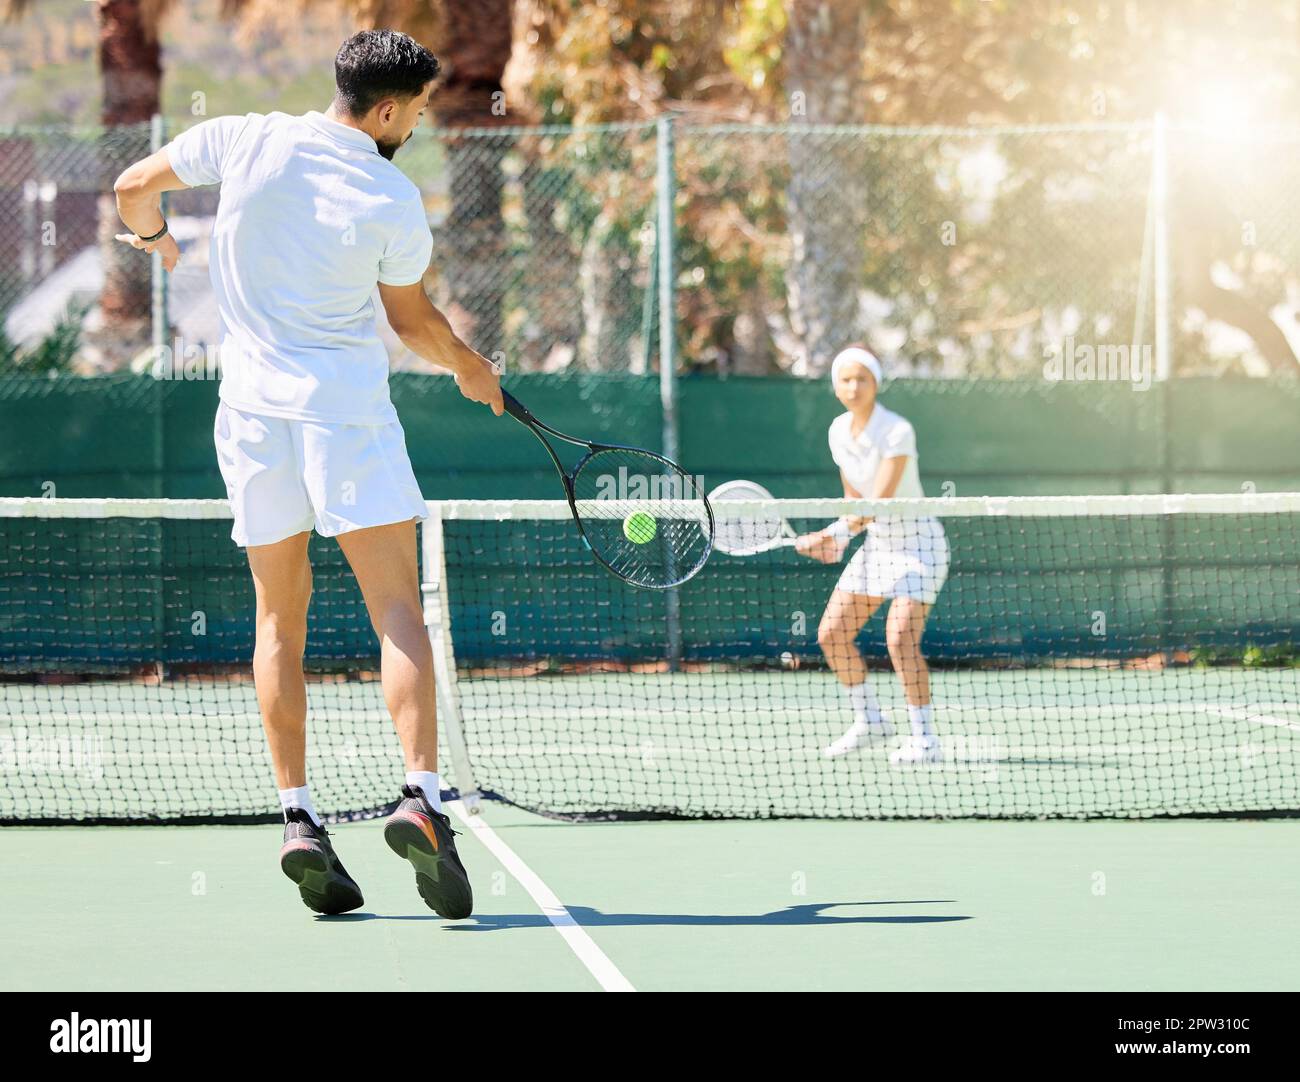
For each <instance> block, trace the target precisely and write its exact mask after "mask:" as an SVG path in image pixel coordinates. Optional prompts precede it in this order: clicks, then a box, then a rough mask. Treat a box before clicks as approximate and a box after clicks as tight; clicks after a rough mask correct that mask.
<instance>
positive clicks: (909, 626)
mask: <svg viewBox="0 0 1300 1082" xmlns="http://www.w3.org/2000/svg"><path fill="white" fill-rule="evenodd" d="M929 615H930V606H929V605H927V604H926V603H925V602H924V601H915V600H913V599H912V598H910V597H899V598H895V599H894V601H893V603H892V604H891V605H890V606H889V616H888V617H887V618H886V620H885V643H886V645H887V646H888V647H889V659H890V660H891V661H892V662H893V663H894V672H896V673H897V674H898V679H899V681H900V682H901V683H902V685H903V694H904V695H905V696H906V697H907V705H908V706H929V705H930V667H929V666H928V665H927V664H926V663H925V657H924V656H923V655H922V653H921V636H922V635H924V634H925V621H926V618H927V617H928V616H929Z"/></svg>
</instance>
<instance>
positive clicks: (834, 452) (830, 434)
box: [826, 421, 844, 469]
mask: <svg viewBox="0 0 1300 1082" xmlns="http://www.w3.org/2000/svg"><path fill="white" fill-rule="evenodd" d="M826 442H827V443H828V444H830V448H831V461H832V462H834V463H835V465H836V466H838V467H839V468H840V469H843V468H844V465H843V463H841V462H840V455H839V447H838V446H837V441H836V439H835V422H834V421H832V422H831V426H830V428H828V429H827V430H826Z"/></svg>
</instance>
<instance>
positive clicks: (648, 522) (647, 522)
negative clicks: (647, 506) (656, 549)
mask: <svg viewBox="0 0 1300 1082" xmlns="http://www.w3.org/2000/svg"><path fill="white" fill-rule="evenodd" d="M658 530H659V525H658V523H656V522H655V520H654V516H653V515H648V514H646V513H645V512H644V511H635V512H633V513H632V514H630V515H628V516H627V518H625V519H624V520H623V536H624V537H626V538H627V539H628V540H629V541H631V542H632V544H634V545H644V544H645V543H646V542H647V541H653V540H654V536H655V534H656V533H657V532H658Z"/></svg>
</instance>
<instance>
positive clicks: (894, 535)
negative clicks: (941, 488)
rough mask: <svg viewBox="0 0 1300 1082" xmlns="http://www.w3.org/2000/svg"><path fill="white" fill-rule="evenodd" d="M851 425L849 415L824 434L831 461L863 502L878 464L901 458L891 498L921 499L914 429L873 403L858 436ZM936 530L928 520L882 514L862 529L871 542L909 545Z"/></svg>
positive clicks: (834, 423)
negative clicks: (900, 470) (903, 459)
mask: <svg viewBox="0 0 1300 1082" xmlns="http://www.w3.org/2000/svg"><path fill="white" fill-rule="evenodd" d="M852 425H853V414H851V413H841V414H840V415H839V416H838V417H836V418H835V420H833V421H832V422H831V427H830V430H829V432H828V433H827V436H828V439H829V441H830V445H831V458H833V459H834V460H835V465H837V466H838V467H839V468H840V470H841V471H842V472H843V474H844V476H845V478H846V479H847V480H848V482H849V484H850V485H852V486H853V487H854V488H855V489H857V490H858V492H860V493H862V495H863V497H864V498H866V499H870V498H871V493H872V489H873V488H874V487H875V483H876V473H877V471H878V470H879V469H880V463H881V462H883V461H884V460H885V459H887V458H899V457H902V456H905V457H906V458H907V465H906V466H904V467H903V476H902V478H901V479H900V480H899V482H898V488H897V489H896V490H895V492H894V497H895V498H898V499H913V498H919V497H921V496H924V495H925V490H924V489H923V488H922V487H921V473H920V469H919V467H918V466H917V455H916V430H915V429H914V428H912V425H911V423H910V422H908V421H907V420H906V419H904V418H903V417H900V416H899V415H898V414H897V413H895V412H894V411H893V410H889V409H885V407H884V406H882V405H881V404H880V403H879V402H877V403H876V404H875V406H874V407H873V408H872V411H871V416H870V417H869V418H867V423H866V425H865V426H864V427H863V429H862V431H861V432H859V433H858V434H857V436H854V435H853V434H852ZM938 525H939V524H938V520H937V519H933V518H926V519H918V518H913V519H904V518H897V517H887V516H883V515H882V516H880V517H878V518H876V519H873V520H872V522H871V525H870V526H868V527H867V530H868V533H869V534H870V535H871V537H872V539H873V540H878V541H883V542H886V543H889V544H891V545H899V544H903V545H909V546H910V545H911V544H912V543H914V542H916V541H917V540H918V539H920V540H923V539H924V537H928V536H929V535H930V534H931V533H932V532H933V531H934V529H935V528H938Z"/></svg>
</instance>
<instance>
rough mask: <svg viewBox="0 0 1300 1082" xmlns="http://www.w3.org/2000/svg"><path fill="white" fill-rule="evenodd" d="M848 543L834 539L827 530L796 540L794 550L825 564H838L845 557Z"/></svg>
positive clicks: (807, 534) (805, 535)
mask: <svg viewBox="0 0 1300 1082" xmlns="http://www.w3.org/2000/svg"><path fill="white" fill-rule="evenodd" d="M846 548H848V545H847V543H846V542H844V541H841V540H840V539H839V538H838V537H832V536H831V535H830V534H828V533H827V532H826V531H825V530H822V531H820V532H818V533H806V534H803V535H802V536H801V537H797V538H795V542H794V550H795V552H797V553H799V554H800V555H801V556H808V557H811V558H812V559H814V560H816V561H817V562H818V563H823V564H837V563H839V562H840V560H841V559H843V557H844V550H845V549H846Z"/></svg>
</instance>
